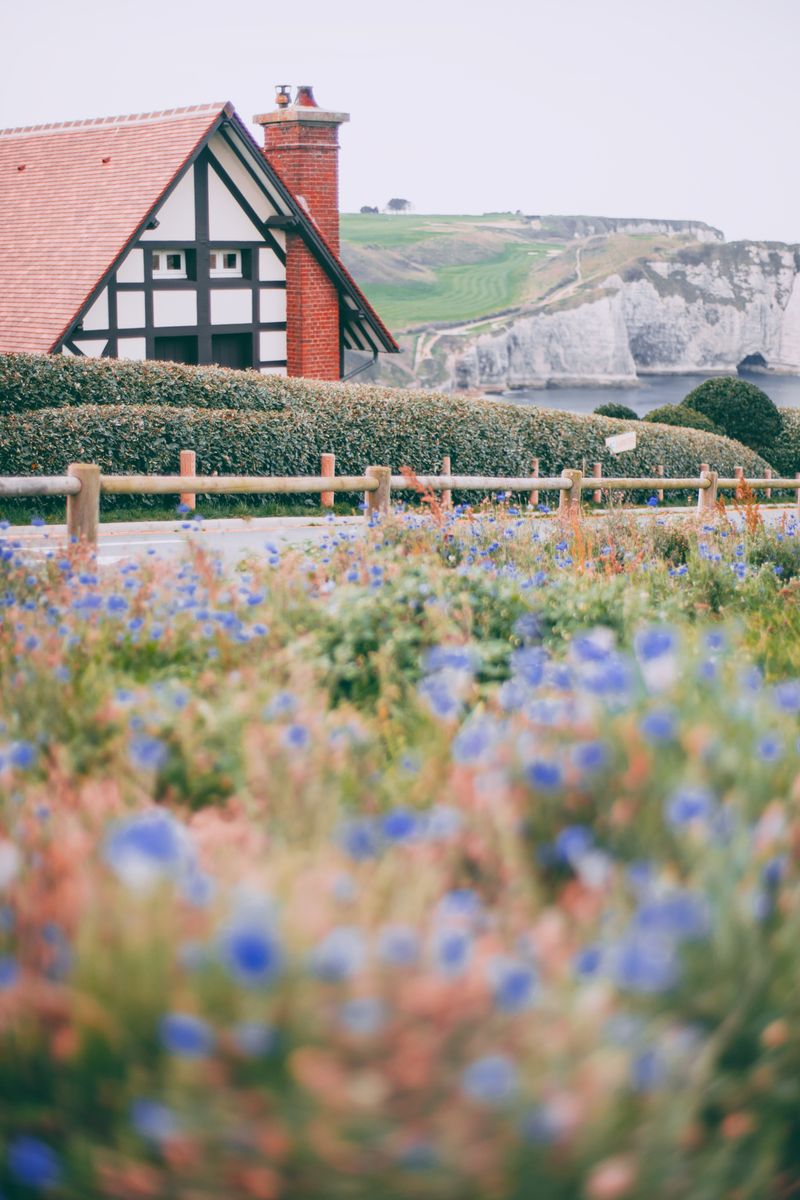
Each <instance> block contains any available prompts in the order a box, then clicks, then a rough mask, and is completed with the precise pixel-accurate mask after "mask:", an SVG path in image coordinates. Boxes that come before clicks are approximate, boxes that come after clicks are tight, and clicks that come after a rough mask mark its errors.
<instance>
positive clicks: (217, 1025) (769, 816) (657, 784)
mask: <svg viewBox="0 0 800 1200" xmlns="http://www.w3.org/2000/svg"><path fill="white" fill-rule="evenodd" d="M0 537H1V538H2V541H0V560H2V561H0V813H1V814H2V815H1V816H0V1196H2V1197H3V1200H25V1198H30V1197H33V1196H48V1197H49V1196H52V1197H55V1198H58V1197H64V1198H67V1197H69V1198H70V1200H73V1198H74V1200H95V1198H101V1197H103V1198H105V1197H109V1198H115V1200H117V1198H118V1200H134V1198H136V1200H139V1198H158V1200H161V1198H164V1200H167V1198H169V1200H222V1198H231V1200H240V1198H245V1197H252V1198H254V1200H284V1198H285V1200H328V1198H330V1200H337V1198H341V1200H367V1198H370V1200H372V1198H374V1197H377V1196H380V1197H382V1198H384V1200H406V1198H410V1197H414V1198H421V1200H528V1198H530V1200H533V1198H534V1197H535V1200H617V1198H630V1200H723V1198H729V1200H789V1198H790V1197H792V1196H794V1195H796V1194H798V1193H800V1024H798V1016H800V1011H799V1010H800V993H799V992H798V986H797V982H798V972H800V742H799V740H798V739H799V738H800V724H799V721H798V717H799V715H800V527H798V526H797V525H796V523H795V519H794V518H793V517H791V516H786V517H784V518H783V519H780V520H778V521H777V522H776V523H775V524H774V525H773V526H771V527H770V528H766V527H765V526H764V523H763V521H762V517H761V514H760V513H759V511H758V509H757V508H756V507H755V506H754V505H752V504H745V505H741V506H739V507H737V509H736V510H735V511H733V510H729V511H728V512H725V511H723V510H722V509H720V511H719V512H718V513H717V514H716V515H715V516H714V517H713V519H711V520H709V521H708V522H707V523H705V524H703V523H700V521H699V520H695V519H693V518H679V519H676V518H674V517H672V516H668V515H660V514H659V510H658V508H657V507H655V508H654V509H653V510H652V511H651V512H648V513H647V515H646V516H642V517H637V518H634V517H633V516H632V514H631V513H630V512H628V511H625V510H620V511H618V512H616V513H612V515H611V516H609V517H608V518H605V519H602V520H599V519H594V520H579V519H572V520H563V521H562V520H559V518H558V517H557V516H556V515H553V516H550V517H541V518H537V517H536V516H535V515H531V514H530V513H529V512H526V511H519V510H517V509H516V508H514V506H513V505H512V504H510V503H508V502H501V503H498V504H492V505H488V506H486V507H485V508H484V509H481V510H477V511H471V510H465V509H460V508H457V509H455V510H453V511H452V512H442V511H439V510H435V511H433V512H424V511H421V510H419V509H416V510H409V511H399V512H398V513H396V514H394V515H393V516H392V517H391V518H389V519H388V520H386V521H384V522H382V523H376V524H375V526H374V527H373V528H371V529H370V530H369V531H368V533H367V534H366V535H362V534H361V533H360V532H359V531H356V530H354V529H353V527H352V526H349V527H348V528H347V529H341V528H338V527H337V526H335V525H334V524H332V525H331V530H330V533H329V535H328V536H327V537H326V539H325V540H324V542H323V544H322V545H321V546H319V547H317V548H315V549H312V550H308V551H306V550H296V549H288V550H283V551H279V550H278V549H277V548H276V547H275V546H273V545H265V546H264V552H263V554H262V555H260V556H259V557H258V559H254V560H253V561H249V562H245V563H242V564H241V566H240V568H239V569H238V570H237V571H235V572H233V573H231V572H225V571H223V569H222V568H221V566H220V565H219V564H218V563H216V562H215V561H214V560H213V559H211V558H209V557H208V556H207V555H205V554H204V553H203V552H202V551H201V550H199V549H197V550H194V551H192V553H191V554H190V555H189V556H188V557H187V558H186V560H185V561H184V562H183V563H182V564H181V565H179V566H176V565H175V564H174V563H166V562H162V561H159V560H157V559H156V558H154V557H153V558H148V557H147V556H145V557H144V558H142V559H140V560H130V561H121V562H118V563H111V564H108V565H97V563H96V562H95V561H94V560H93V559H91V558H90V557H89V556H87V555H86V553H85V552H84V551H83V550H81V548H80V547H71V548H69V549H68V550H64V549H63V548H58V547H56V546H55V545H54V547H53V549H52V551H50V552H49V553H48V554H47V555H46V556H44V557H40V558H37V559H35V560H34V559H32V558H31V557H30V556H28V555H26V553H25V552H24V549H23V547H22V545H21V544H19V543H17V542H15V540H14V536H13V530H5V531H4V532H2V534H0Z"/></svg>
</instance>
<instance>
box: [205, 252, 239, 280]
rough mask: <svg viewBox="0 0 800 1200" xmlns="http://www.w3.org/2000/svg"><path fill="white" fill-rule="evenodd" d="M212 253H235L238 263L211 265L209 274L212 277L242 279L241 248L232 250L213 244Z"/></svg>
mask: <svg viewBox="0 0 800 1200" xmlns="http://www.w3.org/2000/svg"><path fill="white" fill-rule="evenodd" d="M209 253H211V254H235V255H236V265H235V266H233V267H211V268H210V269H209V275H210V276H211V278H212V279H241V278H242V252H241V250H231V249H230V248H229V247H228V248H225V249H223V248H221V247H220V246H212V247H211V249H210V252H209Z"/></svg>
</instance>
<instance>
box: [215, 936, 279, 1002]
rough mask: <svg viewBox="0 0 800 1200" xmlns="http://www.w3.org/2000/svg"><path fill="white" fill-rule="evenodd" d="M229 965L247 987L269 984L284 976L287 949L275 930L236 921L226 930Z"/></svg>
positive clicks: (225, 956)
mask: <svg viewBox="0 0 800 1200" xmlns="http://www.w3.org/2000/svg"><path fill="white" fill-rule="evenodd" d="M220 950H221V954H222V960H223V962H224V963H225V966H226V967H227V968H228V970H229V971H230V973H231V975H233V976H234V978H235V979H237V980H238V981H239V982H240V983H242V984H244V985H245V986H246V987H267V986H269V985H270V984H272V983H274V982H275V980H276V979H277V978H278V977H279V976H280V974H281V973H282V971H283V966H284V952H283V948H282V946H281V944H280V942H279V941H278V939H277V937H276V936H275V934H274V933H273V932H272V930H270V929H265V928H263V927H261V926H258V925H256V924H255V923H251V922H234V923H233V924H232V925H230V926H228V928H227V929H224V930H223V931H222V935H221V938H220Z"/></svg>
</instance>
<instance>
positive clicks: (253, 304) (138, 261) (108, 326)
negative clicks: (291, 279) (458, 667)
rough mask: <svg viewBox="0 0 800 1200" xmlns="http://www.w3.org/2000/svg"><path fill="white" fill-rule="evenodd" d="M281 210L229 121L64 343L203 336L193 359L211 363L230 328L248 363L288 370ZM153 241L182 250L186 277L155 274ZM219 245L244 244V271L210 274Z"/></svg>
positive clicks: (148, 352)
mask: <svg viewBox="0 0 800 1200" xmlns="http://www.w3.org/2000/svg"><path fill="white" fill-rule="evenodd" d="M281 215H285V208H281V203H280V200H279V199H278V198H277V197H276V196H274V195H271V194H270V191H269V187H268V183H267V182H266V181H265V180H264V178H263V172H261V173H260V172H259V170H258V165H257V164H253V162H252V161H251V156H250V155H249V154H248V152H247V148H246V147H245V146H243V144H242V142H241V140H240V139H239V138H238V137H237V135H236V133H235V131H233V130H231V129H230V128H229V127H227V126H226V125H223V126H222V127H221V128H220V129H219V130H218V131H217V132H216V133H215V134H214V135H213V137H212V138H211V139H210V141H209V143H208V144H207V145H206V146H205V147H204V148H203V149H202V150H201V152H200V154H199V155H198V156H197V157H196V158H195V160H194V162H193V163H191V164H190V165H189V166H188V167H187V168H186V170H185V171H184V173H183V174H182V175H181V176H180V178H179V179H178V181H177V182H176V184H175V185H174V186H173V188H172V189H171V191H170V192H169V194H168V195H167V196H166V198H165V199H164V201H163V202H162V204H161V205H160V207H159V208H158V209H157V210H156V212H155V214H154V216H155V219H156V220H155V221H153V222H151V225H152V227H151V228H148V229H146V230H145V231H144V232H142V233H141V235H140V237H139V239H138V241H137V242H136V243H135V244H134V245H132V246H131V247H130V248H128V250H127V251H126V252H125V254H124V255H123V256H122V257H121V258H120V260H119V261H118V262H117V263H116V264H115V268H114V270H113V272H112V274H111V276H110V277H109V278H108V280H107V281H106V283H105V285H104V286H103V287H102V290H101V291H100V292H99V293H98V294H97V295H96V296H94V297H92V298H91V299H90V301H89V302H88V304H87V306H86V308H85V310H84V312H83V313H82V314H81V317H80V319H79V321H78V322H77V323H76V326H75V327H74V328H73V330H72V331H70V333H69V334H68V335H67V337H65V339H64V341H63V343H62V345H61V349H62V351H63V353H64V354H84V355H89V356H92V357H101V356H103V357H110V358H127V359H145V358H148V359H152V358H156V357H163V356H164V353H165V347H166V349H167V351H168V349H169V346H170V345H171V344H175V343H174V342H171V341H170V339H185V338H193V339H194V338H196V361H197V362H199V363H211V362H215V361H219V347H220V345H221V344H222V343H223V342H224V340H225V338H224V335H239V337H240V339H241V341H240V344H242V345H245V346H247V347H249V349H250V357H249V361H248V363H247V365H250V366H254V367H256V368H258V369H259V370H261V371H262V372H263V373H265V374H269V373H277V374H286V362H287V350H286V236H285V234H284V232H283V231H282V230H281V229H276V228H270V227H269V226H268V225H267V224H266V222H268V221H269V218H271V217H272V218H275V217H279V216H281ZM156 221H157V224H156ZM154 249H159V250H182V251H184V253H185V256H186V275H187V277H186V278H172V279H170V278H158V277H156V278H154V277H153V269H152V254H153V250H154ZM212 249H220V250H225V249H230V250H238V251H240V252H241V259H242V274H241V277H239V276H225V277H220V278H215V277H212V275H211V273H210V269H209V252H210V250H212ZM157 339H158V342H157ZM191 344H192V345H194V343H191ZM157 351H159V352H158V353H157Z"/></svg>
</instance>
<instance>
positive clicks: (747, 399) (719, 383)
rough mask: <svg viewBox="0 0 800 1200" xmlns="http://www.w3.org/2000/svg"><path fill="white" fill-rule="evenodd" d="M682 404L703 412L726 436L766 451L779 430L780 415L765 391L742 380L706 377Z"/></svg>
mask: <svg viewBox="0 0 800 1200" xmlns="http://www.w3.org/2000/svg"><path fill="white" fill-rule="evenodd" d="M683 403H684V404H685V405H687V407H689V408H693V409H694V410H695V412H701V413H704V414H705V416H707V417H708V418H709V420H711V421H713V423H714V424H715V425H716V426H717V428H718V429H720V430H721V431H722V432H723V433H724V434H725V435H726V437H730V438H736V439H738V441H740V442H743V443H744V444H745V446H750V447H751V448H752V449H753V450H756V451H758V452H759V453H761V454H768V452H769V451H770V450H771V449H772V447H773V446H774V445H775V443H776V442H777V440H778V438H779V437H780V433H781V415H780V413H779V412H778V409H777V408H776V407H775V405H774V404H773V402H772V400H770V398H769V396H768V395H767V393H766V392H762V390H761V388H759V387H756V385H755V384H754V383H747V381H746V380H744V379H737V378H734V377H726V378H722V379H707V380H706V381H705V383H701V384H700V386H699V387H696V388H695V389H694V391H692V392H689V394H688V396H685V397H684V399H683Z"/></svg>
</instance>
